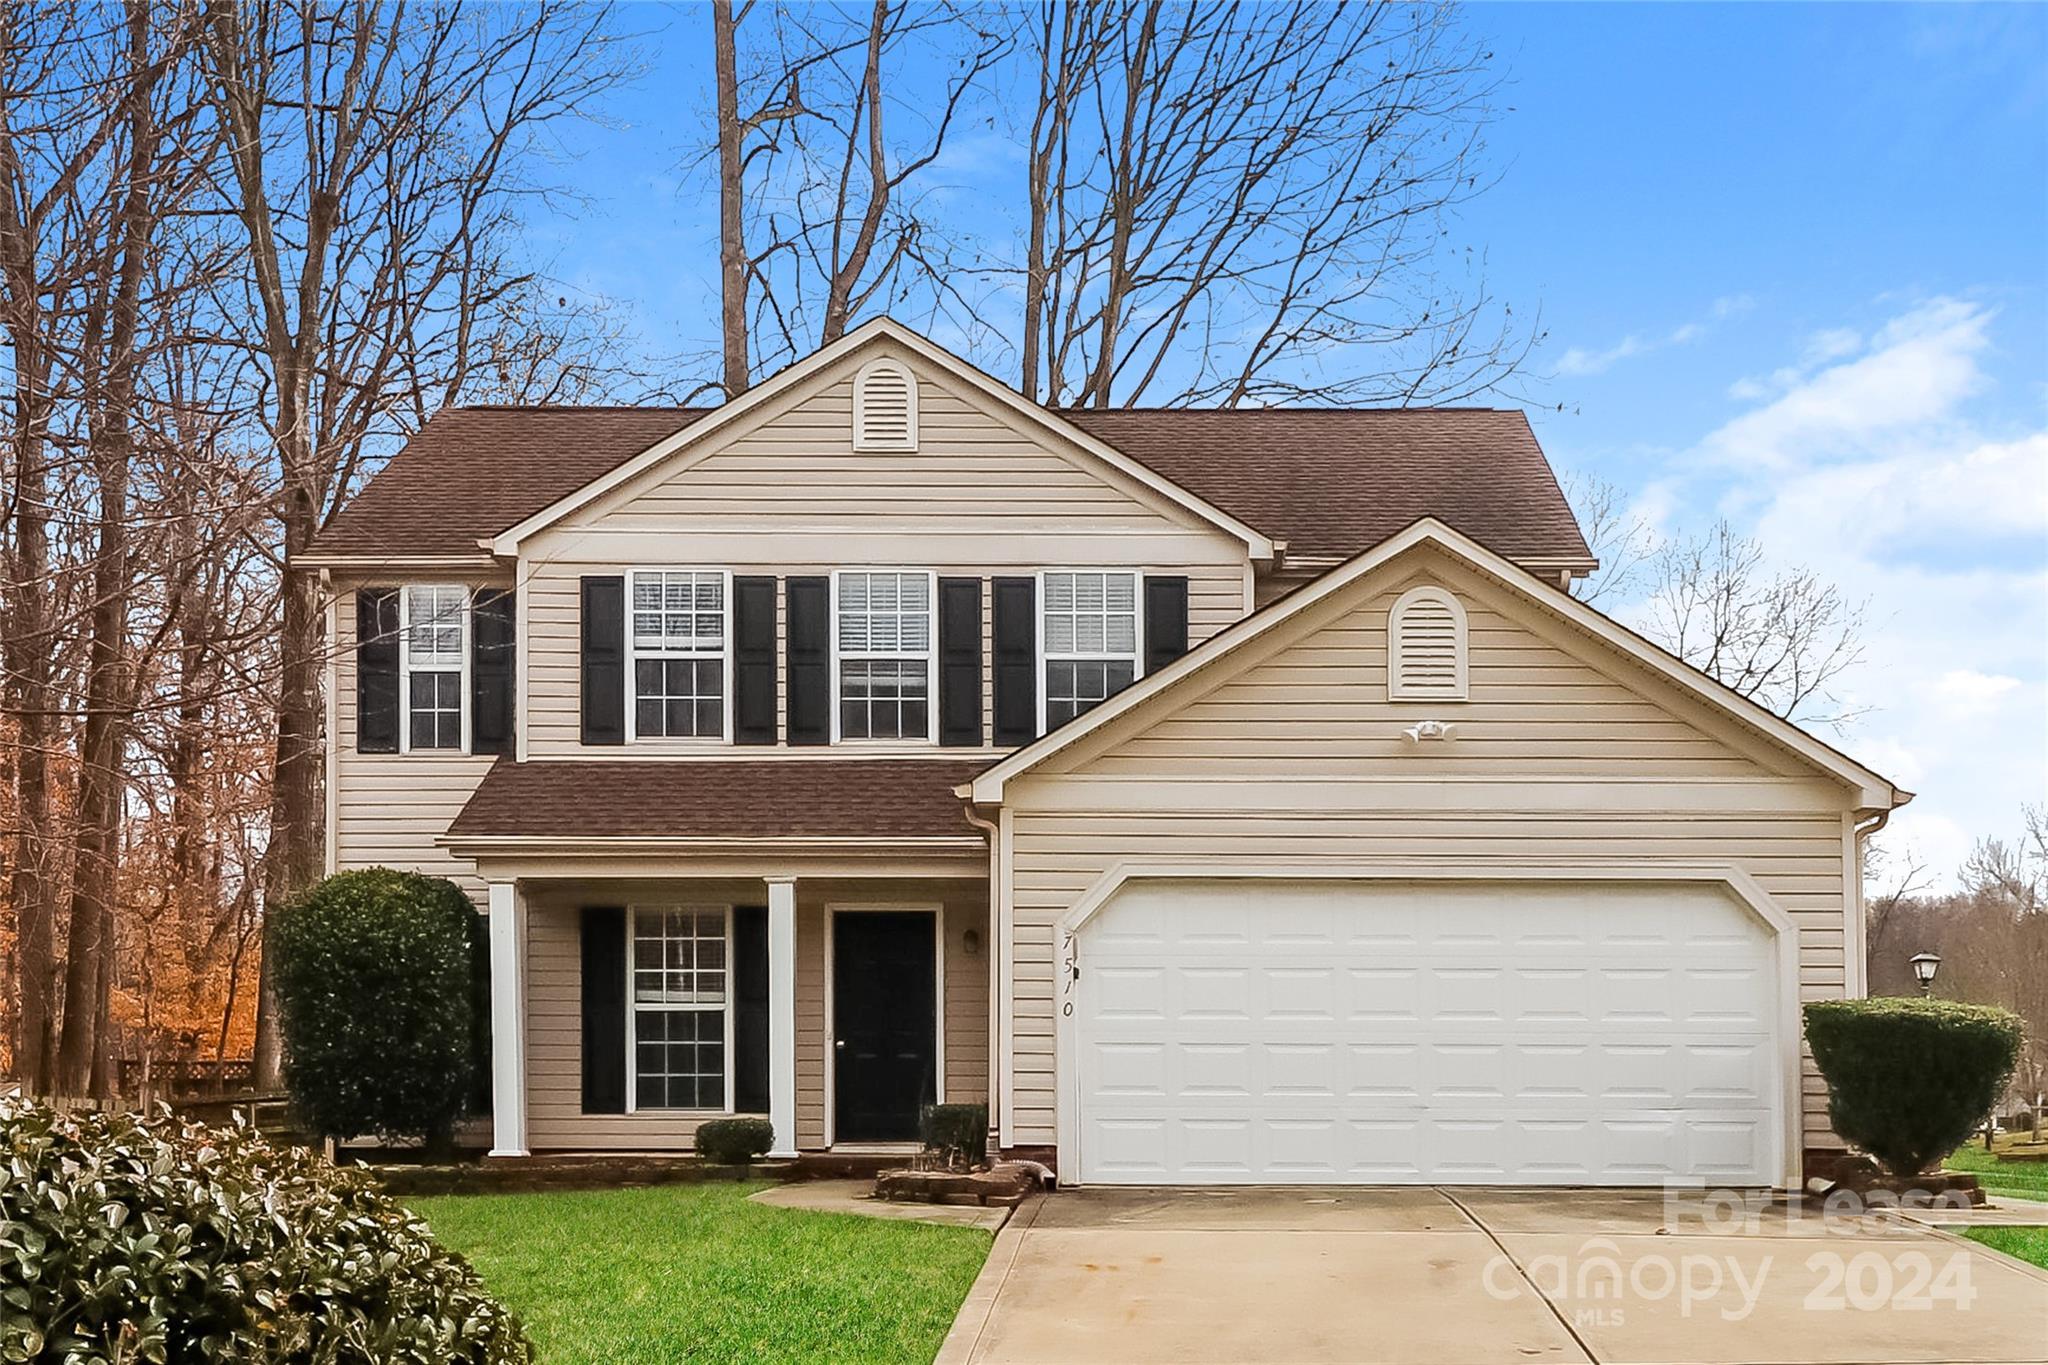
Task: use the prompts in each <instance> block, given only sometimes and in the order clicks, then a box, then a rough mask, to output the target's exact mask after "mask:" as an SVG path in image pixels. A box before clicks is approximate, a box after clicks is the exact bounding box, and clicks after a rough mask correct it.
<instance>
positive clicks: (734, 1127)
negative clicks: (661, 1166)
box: [697, 1118, 775, 1166]
mask: <svg viewBox="0 0 2048 1365" xmlns="http://www.w3.org/2000/svg"><path fill="white" fill-rule="evenodd" d="M774 1146H775V1126H774V1125H773V1124H771V1123H769V1122H768V1120H766V1119H752V1118H738V1119H711V1120H708V1121H707V1122H704V1123H700V1124H698V1125H697V1155H698V1156H701V1157H703V1158H704V1159H705V1160H706V1161H715V1162H717V1163H718V1164H719V1165H721V1166H744V1165H746V1164H747V1163H748V1162H750V1161H753V1160H754V1159H756V1158H757V1157H762V1156H766V1155H767V1154H768V1152H769V1150H770V1149H772V1148H773V1147H774Z"/></svg>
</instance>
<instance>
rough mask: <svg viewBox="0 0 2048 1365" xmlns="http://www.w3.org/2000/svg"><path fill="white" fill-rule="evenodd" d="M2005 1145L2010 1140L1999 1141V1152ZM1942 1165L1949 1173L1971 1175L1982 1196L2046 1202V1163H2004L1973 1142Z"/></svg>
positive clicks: (2047, 1176)
mask: <svg viewBox="0 0 2048 1365" xmlns="http://www.w3.org/2000/svg"><path fill="white" fill-rule="evenodd" d="M2009 1145H2010V1139H2008V1138H2003V1137H2001V1138H2000V1139H1999V1146H2000V1147H2001V1148H2003V1147H2006V1146H2009ZM2030 1150H2031V1149H2030ZM1943 1164H1944V1165H1946V1166H1947V1167H1948V1168H1949V1169H1950V1170H1952V1171H1969V1172H1971V1173H1972V1174H1974V1175H1975V1176H1976V1177H1977V1183H1978V1184H1979V1185H1982V1186H1983V1187H1984V1193H1986V1194H2005V1195H2011V1196H2013V1197H2014V1198H2016V1199H2048V1161H2006V1160H2004V1159H2003V1158H2002V1157H2001V1156H2000V1155H1999V1153H1997V1152H1995V1151H1994V1152H1987V1151H1985V1150H1984V1144H1983V1142H1981V1141H1977V1142H1966V1143H1964V1144H1963V1145H1962V1146H1961V1147H1958V1148H1957V1149H1956V1150H1955V1152H1954V1153H1953V1154H1952V1155H1951V1156H1950V1157H1949V1159H1948V1160H1947V1161H1946V1162H1944V1163H1943Z"/></svg>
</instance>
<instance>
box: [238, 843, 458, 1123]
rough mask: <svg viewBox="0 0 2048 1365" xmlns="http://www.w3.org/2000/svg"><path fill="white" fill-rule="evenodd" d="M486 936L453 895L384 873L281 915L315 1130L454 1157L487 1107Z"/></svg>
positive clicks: (324, 888) (281, 991)
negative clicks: (406, 1141) (370, 1136)
mask: <svg viewBox="0 0 2048 1365" xmlns="http://www.w3.org/2000/svg"><path fill="white" fill-rule="evenodd" d="M484 937H485V934H484V929H483V926H482V924H481V922H480V917H479V916H478V914H477V911H476V907H475V906H474V905H473V904H471V902H470V899H469V897H467V896H465V895H464V894H462V890H461V888H460V887H458V886H456V885H455V883H453V882H450V881H445V880H443V879H441V878H439V877H423V876H420V875H418V874H417V873H412V872H395V871H393V870H391V869H390V868H385V867H374V868H366V869H364V870H362V871H358V872H342V873H338V874H336V875H335V876H332V877H329V878H328V879H327V880H325V881H323V882H321V883H320V884H319V885H318V886H315V887H313V888H312V889H311V890H310V891H308V892H306V893H305V894H304V895H303V896H301V897H299V898H298V899H297V900H294V901H293V902H291V903H290V904H288V905H286V906H284V907H283V908H282V909H281V910H280V911H279V912H278V916H277V920H276V923H275V925H274V926H273V927H272V931H271V944H272V949H273V951H274V953H275V954H276V980H277V999H278V1005H279V1007H280V1011H281V1014H282V1018H283V1023H284V1042H285V1084H286V1086H287V1087H288V1088H289V1089H290V1090H291V1094H292V1100H293V1102H294V1103H295V1104H296V1105H297V1107H298V1110H299V1112H300V1113H301V1114H302V1115H303V1116H304V1117H305V1119H306V1121H307V1122H308V1123H309V1124H311V1125H312V1127H313V1128H314V1130H315V1131H317V1132H320V1133H323V1134H327V1135H331V1136H334V1137H354V1136H357V1135H359V1134H365V1133H375V1134H377V1135H378V1136H380V1137H386V1138H421V1139H424V1140H425V1141H426V1142H427V1145H428V1147H429V1148H430V1149H432V1150H437V1151H441V1150H445V1149H446V1148H447V1147H448V1145H449V1141H450V1137H451V1135H452V1133H453V1132H454V1128H455V1122H456V1120H457V1119H459V1118H461V1117H462V1116H463V1114H464V1113H465V1112H467V1111H468V1109H469V1106H470V1105H471V1103H472V1102H473V1100H474V1098H475V1090H476V1086H477V1078H478V1066H479V1060H478V1058H479V1048H478V1033H479V1032H480V1029H481V1025H480V1022H479V1020H478V1018H477V1013H478V1007H477V1000H478V999H479V997H480V996H481V994H482V992H481V991H480V990H479V989H478V984H477V980H476V977H477V969H476V966H475V963H476V960H477V957H478V944H479V941H480V940H482V939H483V938H484Z"/></svg>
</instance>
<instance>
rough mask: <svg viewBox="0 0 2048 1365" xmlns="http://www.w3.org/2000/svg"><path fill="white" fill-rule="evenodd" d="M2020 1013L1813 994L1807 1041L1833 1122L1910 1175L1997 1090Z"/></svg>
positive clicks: (1957, 1139) (1979, 1118)
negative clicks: (1823, 1082) (1821, 997)
mask: <svg viewBox="0 0 2048 1365" xmlns="http://www.w3.org/2000/svg"><path fill="white" fill-rule="evenodd" d="M2024 1034H2025V1029H2024V1027H2023V1026H2022V1024H2021V1023H2020V1019H2019V1016H2017V1015H2015V1014H2012V1013H2009V1012H2008V1011H2006V1010H2001V1009H1994V1008H1992V1007H1991V1006H1989V1005H1963V1004H1958V1003H1956V1002H1955V1001H1952V1000H1913V999H1896V998H1881V999H1871V1000H1820V1001H1815V1002H1814V1003H1812V1004H1810V1005H1808V1006H1807V1007H1806V1041H1807V1043H1808V1045H1809V1046H1811V1047H1812V1049H1813V1060H1814V1062H1815V1063H1816V1064H1817V1065H1818V1066H1819V1067H1820V1074H1821V1075H1822V1076H1823V1077H1824V1078H1825V1079H1826V1080H1827V1083H1828V1119H1829V1121H1830V1122H1831V1123H1833V1124H1834V1127H1835V1131H1836V1132H1837V1133H1840V1134H1841V1135H1842V1136H1843V1137H1845V1138H1847V1139H1848V1140H1849V1141H1851V1142H1853V1143H1855V1144H1856V1145H1857V1146H1859V1147H1861V1148H1862V1149H1863V1150H1864V1151H1866V1152H1869V1153H1870V1154H1871V1155H1872V1156H1874V1157H1876V1158H1877V1159H1878V1160H1879V1161H1881V1162H1883V1163H1884V1164H1885V1167H1886V1168H1887V1169H1888V1170H1890V1171H1891V1172H1892V1174H1894V1175H1899V1176H1915V1175H1919V1174H1920V1173H1921V1172H1923V1171H1925V1170H1927V1169H1928V1168H1929V1167H1930V1166H1933V1165H1934V1164H1935V1163H1937V1162H1939V1161H1940V1160H1941V1159H1942V1158H1943V1157H1945V1156H1947V1155H1948V1154H1949V1153H1950V1152H1952V1151H1954V1150H1955V1149H1956V1148H1957V1147H1959V1146H1961V1145H1962V1144H1963V1143H1964V1142H1965V1141H1967V1140H1968V1138H1969V1136H1970V1134H1971V1132H1972V1131H1974V1130H1975V1129H1976V1128H1977V1126H1978V1125H1979V1124H1981V1123H1983V1121H1984V1117H1985V1115H1987V1114H1989V1113H1990V1112H1991V1106H1992V1105H1994V1104H1996V1103H1997V1102H1998V1098H1999V1096H2000V1095H2001V1094H2003V1093H2004V1090H2005V1083H2006V1080H2007V1078H2008V1077H2010V1076H2011V1075H2012V1069H2013V1064H2014V1062H2016V1061H2017V1060H2018V1058H2019V1052H2020V1042H2021V1040H2022V1038H2023V1037H2024Z"/></svg>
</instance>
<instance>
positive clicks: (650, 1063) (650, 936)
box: [627, 906, 731, 1110]
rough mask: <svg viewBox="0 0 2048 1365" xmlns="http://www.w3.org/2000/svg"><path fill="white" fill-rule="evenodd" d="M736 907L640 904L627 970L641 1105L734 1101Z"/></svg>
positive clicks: (717, 1105) (636, 1097) (710, 1105)
mask: <svg viewBox="0 0 2048 1365" xmlns="http://www.w3.org/2000/svg"><path fill="white" fill-rule="evenodd" d="M729 926H730V912H729V911H728V910H727V909H726V908H725V907H722V906H636V907H634V909H633V912H632V934H631V940H630V943H629V951H628V967H627V973H628V978H629V981H630V985H631V997H632V1003H633V1039H632V1047H631V1048H630V1049H629V1051H628V1056H629V1057H631V1059H632V1063H631V1065H632V1073H633V1074H632V1077H631V1079H632V1087H631V1093H632V1095H633V1107H634V1108H635V1109H721V1110H722V1109H726V1108H728V1107H729V1105H728V1101H727V1094H728V1087H727V1074H726V1073H727V1066H726V1062H727V1057H728V1055H729V1047H728V1042H729V1035H730V1007H731V991H730V990H729V989H728V982H729V971H730V945H729V939H728V933H729Z"/></svg>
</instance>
